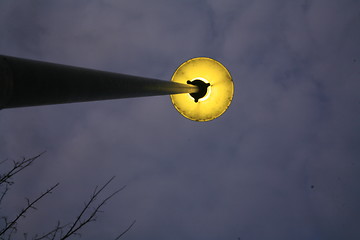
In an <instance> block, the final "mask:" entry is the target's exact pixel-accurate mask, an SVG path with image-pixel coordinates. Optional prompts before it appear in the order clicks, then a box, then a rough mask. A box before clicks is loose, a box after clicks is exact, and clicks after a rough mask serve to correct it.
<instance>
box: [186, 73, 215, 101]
mask: <svg viewBox="0 0 360 240" xmlns="http://www.w3.org/2000/svg"><path fill="white" fill-rule="evenodd" d="M186 83H187V84H191V85H195V86H197V87H198V88H199V91H198V92H195V93H189V94H190V96H191V97H192V98H193V99H194V101H195V102H196V103H197V102H198V101H199V99H200V98H203V97H204V96H205V95H206V93H207V90H208V87H209V86H210V83H206V82H204V81H202V80H200V79H195V80H192V81H190V80H188V81H187V82H186Z"/></svg>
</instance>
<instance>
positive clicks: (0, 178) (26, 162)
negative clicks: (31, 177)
mask: <svg viewBox="0 0 360 240" xmlns="http://www.w3.org/2000/svg"><path fill="white" fill-rule="evenodd" d="M44 153H45V152H42V153H40V154H38V155H37V156H35V157H32V158H23V159H22V160H21V161H13V163H14V164H13V167H12V169H10V170H9V171H8V172H7V173H5V174H3V175H0V185H1V184H4V183H8V184H11V183H12V182H10V181H9V180H10V179H11V178H12V177H13V176H14V175H15V174H17V173H18V172H20V171H22V170H23V169H24V168H27V167H28V166H30V165H31V164H32V163H33V162H34V161H35V160H36V159H38V158H39V157H40V156H41V155H42V154H44ZM5 161H6V160H5ZM5 161H2V162H1V163H4V162H5Z"/></svg>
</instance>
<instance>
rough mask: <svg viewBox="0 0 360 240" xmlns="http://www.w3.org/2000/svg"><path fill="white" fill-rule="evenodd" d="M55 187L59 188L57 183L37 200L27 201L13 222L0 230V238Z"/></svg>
mask: <svg viewBox="0 0 360 240" xmlns="http://www.w3.org/2000/svg"><path fill="white" fill-rule="evenodd" d="M57 186H59V183H57V184H55V185H54V186H53V187H51V188H50V189H48V190H47V191H46V192H44V193H43V194H41V195H40V196H39V197H38V198H36V199H35V200H34V201H32V202H30V201H28V204H27V206H26V207H25V208H24V209H22V210H21V212H20V213H19V214H18V215H17V216H16V217H15V218H14V220H12V221H11V222H9V224H7V225H6V226H5V227H4V228H3V229H2V230H0V236H1V235H3V234H4V233H5V232H6V231H8V230H9V229H11V228H12V227H13V226H14V225H15V224H16V223H17V221H18V220H19V218H20V217H23V216H24V214H25V213H26V212H27V211H28V210H29V209H30V208H34V205H35V204H36V203H37V202H38V201H39V200H40V199H42V198H43V197H44V196H45V195H47V194H50V193H51V191H52V190H54V189H55V188H56V187H57Z"/></svg>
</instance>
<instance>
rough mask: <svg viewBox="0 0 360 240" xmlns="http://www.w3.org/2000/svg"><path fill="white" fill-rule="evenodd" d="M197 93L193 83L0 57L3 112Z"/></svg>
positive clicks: (0, 93)
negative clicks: (22, 108) (38, 106)
mask: <svg viewBox="0 0 360 240" xmlns="http://www.w3.org/2000/svg"><path fill="white" fill-rule="evenodd" d="M198 91H199V88H198V87H197V86H194V85H190V84H180V83H175V82H170V81H161V80H157V79H150V78H143V77H136V76H130V75H125V74H119V73H111V72H104V71H97V70H91V69H85V68H78V67H71V66H65V65H60V64H53V63H47V62H40V61H34V60H28V59H22V58H15V57H9V56H3V55H0V109H2V108H16V107H27V106H37V105H48V104H59V103H72V102H87V101H98V100H107V99H117V98H129V97H143V96H154V95H169V94H178V93H196V92H198Z"/></svg>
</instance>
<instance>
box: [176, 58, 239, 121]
mask: <svg viewBox="0 0 360 240" xmlns="http://www.w3.org/2000/svg"><path fill="white" fill-rule="evenodd" d="M171 81H173V82H178V83H183V84H191V85H195V86H197V87H198V91H197V92H195V93H185V94H175V95H171V96H170V97H171V101H172V103H173V104H174V107H175V108H176V110H178V112H180V113H181V115H183V116H184V117H186V118H188V119H190V120H194V121H201V122H204V121H210V120H213V119H215V118H217V117H219V116H220V115H221V114H223V113H224V112H225V111H226V109H227V108H228V107H229V105H230V103H231V100H232V98H233V95H234V84H233V81H232V78H231V75H230V73H229V71H228V70H227V69H226V68H225V67H224V66H223V65H222V64H221V63H219V62H218V61H216V60H214V59H211V58H207V57H198V58H193V59H190V60H188V61H186V62H184V63H183V64H181V65H180V67H179V68H178V69H177V70H176V71H175V73H174V75H173V76H172V79H171Z"/></svg>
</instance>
